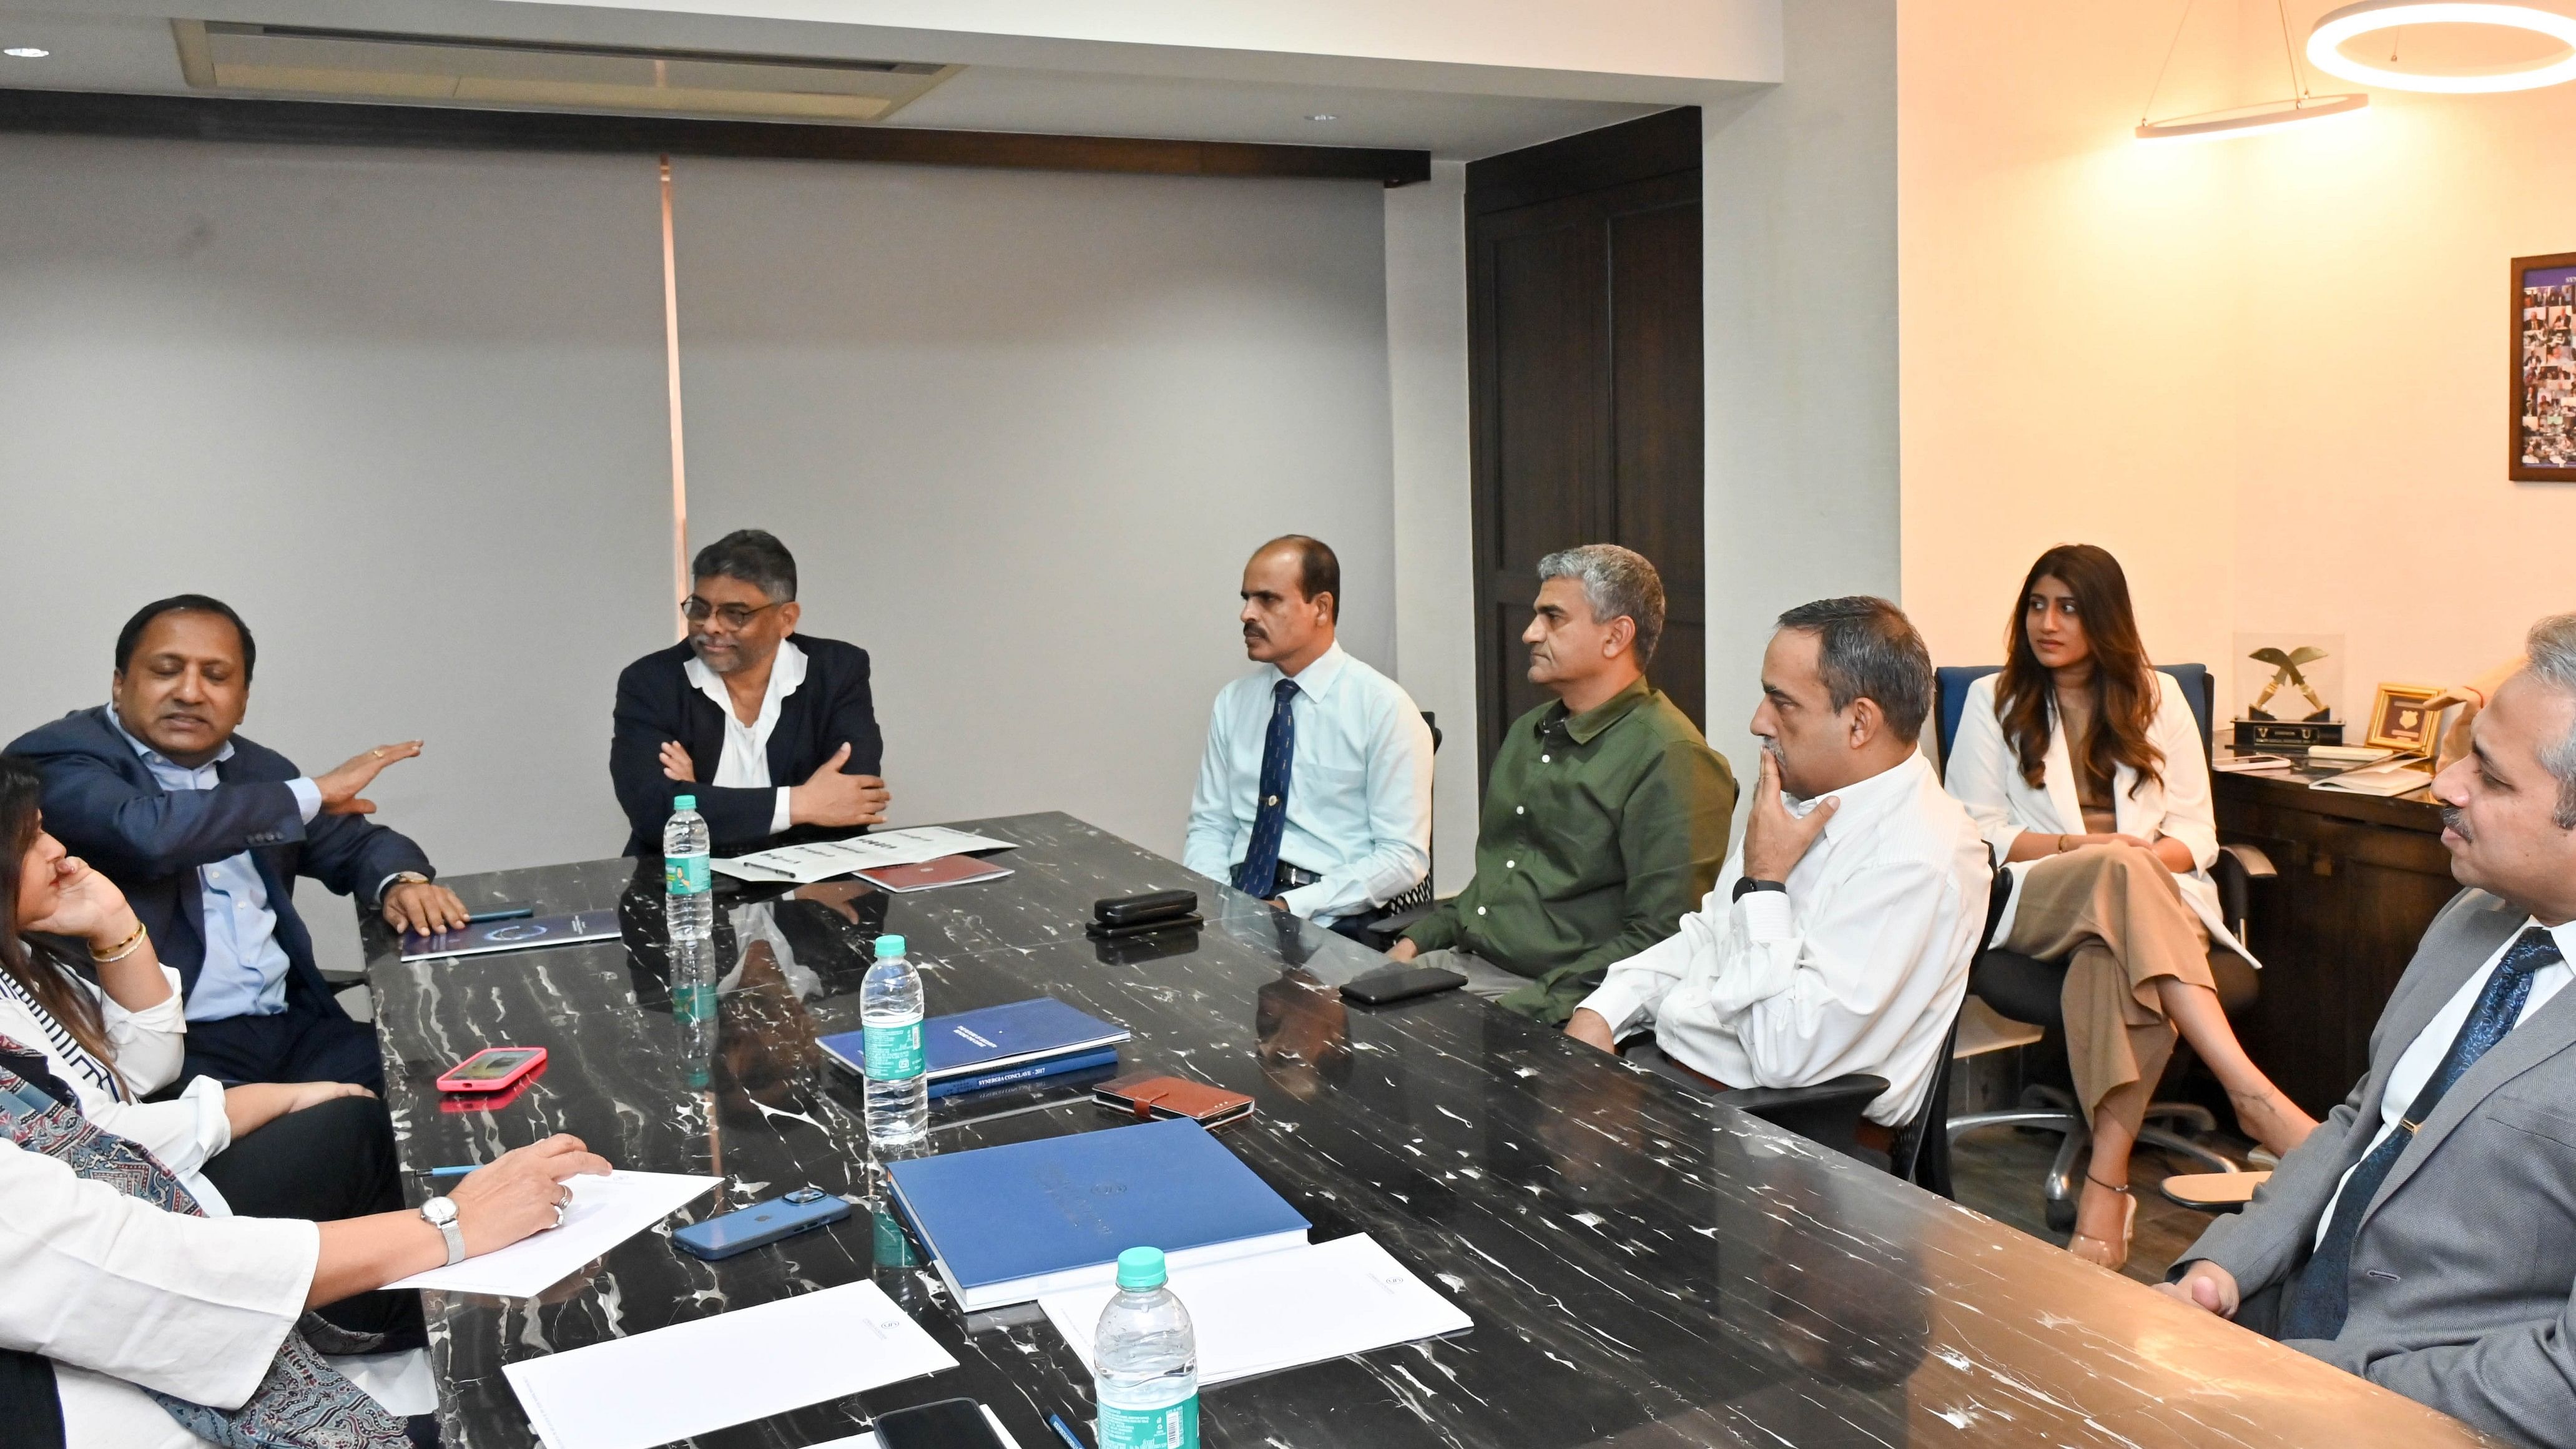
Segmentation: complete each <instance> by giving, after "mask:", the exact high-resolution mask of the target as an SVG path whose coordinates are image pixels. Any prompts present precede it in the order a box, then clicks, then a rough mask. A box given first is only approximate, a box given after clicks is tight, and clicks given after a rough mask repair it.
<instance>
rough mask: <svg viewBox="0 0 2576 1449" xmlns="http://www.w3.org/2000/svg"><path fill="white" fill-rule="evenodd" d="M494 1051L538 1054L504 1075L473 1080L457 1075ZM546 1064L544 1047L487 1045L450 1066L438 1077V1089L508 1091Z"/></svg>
mask: <svg viewBox="0 0 2576 1449" xmlns="http://www.w3.org/2000/svg"><path fill="white" fill-rule="evenodd" d="M494 1052H534V1053H536V1055H534V1056H532V1057H530V1058H528V1059H527V1060H526V1061H524V1062H521V1063H519V1065H518V1067H517V1068H516V1069H514V1070H512V1071H511V1072H509V1073H508V1074H506V1075H503V1076H498V1077H483V1078H477V1079H475V1080H473V1081H467V1080H465V1079H463V1078H461V1077H459V1076H458V1075H457V1073H459V1072H462V1071H464V1070H465V1069H466V1068H467V1067H470V1066H472V1065H474V1064H475V1063H476V1062H478V1061H480V1060H482V1059H483V1058H484V1057H487V1056H490V1055H491V1054H492V1053H494ZM545 1066H546V1049H545V1048H544V1047H510V1046H500V1047H485V1048H484V1049H483V1050H481V1051H479V1052H476V1053H475V1054H474V1055H472V1056H470V1057H467V1058H466V1059H465V1060H463V1061H461V1062H458V1063H457V1064H456V1065H454V1066H452V1067H449V1068H448V1069H447V1071H446V1072H445V1073H444V1074H443V1075H441V1076H440V1077H439V1079H438V1090H440V1091H442V1092H475V1093H484V1092H506V1091H508V1090H510V1089H511V1088H512V1087H515V1086H517V1085H518V1084H519V1083H521V1082H524V1081H526V1080H527V1079H528V1078H529V1076H530V1075H532V1074H534V1073H536V1072H541V1071H544V1070H545Z"/></svg>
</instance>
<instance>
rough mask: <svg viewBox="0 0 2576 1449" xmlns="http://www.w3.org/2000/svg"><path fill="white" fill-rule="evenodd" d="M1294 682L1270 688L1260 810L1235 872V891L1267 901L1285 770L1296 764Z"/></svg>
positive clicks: (1284, 807)
mask: <svg viewBox="0 0 2576 1449" xmlns="http://www.w3.org/2000/svg"><path fill="white" fill-rule="evenodd" d="M1296 697H1297V681H1295V680H1293V679H1283V680H1280V681H1279V682H1278V683H1277V684H1274V685H1272V686H1270V698H1271V699H1272V701H1273V703H1272V704H1271V706H1270V733H1269V735H1268V736H1267V737H1266V738H1264V739H1263V740H1262V742H1261V806H1260V808H1259V809H1257V810H1255V811H1254V812H1253V816H1252V840H1251V842H1250V843H1249V844H1247V845H1245V846H1244V848H1243V864H1241V865H1238V866H1236V867H1235V868H1234V888H1235V889H1236V890H1239V891H1246V892H1249V893H1251V894H1253V895H1256V896H1260V897H1263V898H1264V899H1267V898H1268V897H1269V895H1270V888H1271V887H1272V886H1273V885H1276V884H1277V883H1278V876H1279V837H1280V835H1281V834H1282V833H1284V832H1285V831H1286V830H1287V829H1288V767H1289V766H1291V765H1293V764H1295V763H1296V762H1297V716H1296V714H1295V713H1294V712H1292V711H1291V710H1290V709H1289V707H1288V706H1289V703H1290V701H1292V700H1294V699H1295V698H1296Z"/></svg>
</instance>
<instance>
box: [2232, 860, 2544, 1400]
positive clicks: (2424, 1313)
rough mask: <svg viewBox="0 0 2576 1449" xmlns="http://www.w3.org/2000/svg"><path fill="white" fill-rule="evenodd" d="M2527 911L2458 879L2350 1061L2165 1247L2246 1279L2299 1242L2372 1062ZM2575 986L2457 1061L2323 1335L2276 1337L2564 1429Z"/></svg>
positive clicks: (2279, 1270) (2304, 1246)
mask: <svg viewBox="0 0 2576 1449" xmlns="http://www.w3.org/2000/svg"><path fill="white" fill-rule="evenodd" d="M2527 919H2528V913H2527V912H2525V911H2522V910H2520V909H2518V908H2516V907H2512V906H2508V905H2506V904H2505V903H2504V902H2503V901H2501V900H2499V899H2497V898H2496V897H2494V896H2491V895H2488V894H2486V893H2485V892H2484V891H2476V890H2468V891H2462V892H2461V893H2460V894H2459V895H2457V896H2455V897H2453V898H2452V900H2451V903H2450V904H2449V905H2447V906H2444V907H2443V908H2442V913H2441V914H2440V915H2439V916H2437V917H2435V918H2434V920H2433V924H2432V926H2431V928H2430V929H2428V930H2426V931H2425V933H2424V939H2423V941H2422V943H2421V944H2420V945H2418V946H2417V947H2416V950H2415V959H2414V960H2413V961H2412V962H2410V963H2409V964H2408V965H2407V968H2406V974H2405V976H2404V977H2403V978H2402V979H2400V980H2399V981H2398V983H2397V990H2396V991H2395V992H2394V993H2393V994H2392V995H2390V997H2389V998H2388V1006H2387V1008H2386V1009H2385V1010H2383V1011H2382V1012H2381V1013H2380V1015H2379V1025H2378V1026H2377V1027H2376V1028H2375V1029H2373V1030H2372V1032H2371V1035H2370V1073H2369V1075H2368V1076H2365V1077H2364V1078H2362V1080H2361V1084H2360V1085H2359V1086H2357V1087H2355V1088H2353V1091H2352V1095H2351V1096H2350V1097H2347V1098H2345V1099H2344V1101H2343V1104H2342V1105H2341V1106H2338V1107H2336V1108H2335V1109H2334V1111H2333V1112H2332V1113H2330V1114H2329V1115H2328V1116H2327V1118H2326V1120H2325V1121H2324V1122H2323V1123H2322V1124H2320V1125H2319V1126H2318V1128H2317V1130H2316V1131H2315V1132H2314V1133H2313V1134H2312V1135H2310V1136H2309V1138H2308V1140H2307V1141H2305V1142H2303V1143H2301V1144H2300V1145H2299V1146H2298V1147H2297V1148H2296V1149H2295V1150H2294V1151H2292V1152H2291V1153H2290V1155H2289V1156H2287V1157H2285V1158H2283V1159H2281V1166H2280V1170H2279V1171H2277V1172H2275V1173H2273V1175H2272V1180H2271V1181H2270V1182H2269V1183H2267V1184H2265V1185H2264V1187H2263V1188H2262V1189H2261V1190H2260V1191H2258V1192H2256V1193H2255V1195H2254V1201H2253V1203H2252V1204H2251V1205H2250V1206H2248V1207H2247V1208H2246V1209H2245V1211H2244V1212H2242V1213H2240V1214H2238V1215H2236V1216H2234V1217H2225V1218H2220V1219H2219V1220H2218V1221H2217V1222H2216V1223H2214V1224H2212V1225H2211V1226H2210V1229H2209V1231H2207V1232H2205V1233H2203V1234H2201V1237H2200V1241H2199V1242H2197V1243H2194V1244H2193V1245H2192V1246H2191V1249H2190V1250H2189V1251H2188V1252H2186V1253H2184V1254H2183V1261H2184V1262H2186V1263H2188V1262H2190V1261H2193V1260H2195V1259H2207V1260H2208V1261H2210V1262H2212V1263H2215V1264H2217V1265H2218V1266H2219V1267H2222V1268H2225V1269H2226V1270H2227V1271H2228V1272H2229V1273H2231V1274H2233V1275H2235V1278H2236V1282H2237V1286H2238V1288H2239V1289H2240V1290H2242V1291H2243V1293H2244V1294H2246V1295H2247V1296H2249V1297H2250V1296H2252V1295H2253V1294H2254V1293H2256V1292H2257V1291H2260V1290H2261V1289H2263V1288H2266V1287H2269V1286H2271V1285H2274V1284H2277V1283H2280V1282H2282V1281H2283V1280H2285V1279H2287V1278H2288V1277H2289V1276H2290V1275H2291V1274H2292V1273H2293V1272H2295V1271H2296V1270H2297V1269H2298V1268H2299V1267H2300V1265H2302V1264H2303V1263H2304V1262H2305V1261H2306V1260H2307V1257H2308V1252H2309V1248H2310V1245H2311V1244H2313V1243H2314V1242H2315V1239H2316V1231H2317V1223H2318V1221H2319V1219H2320V1218H2321V1217H2322V1216H2323V1215H2324V1212H2325V1208H2326V1203H2327V1201H2328V1200H2329V1199H2331V1198H2332V1197H2333V1196H2334V1191H2335V1184H2336V1183H2338V1182H2340V1181H2341V1180H2342V1179H2343V1175H2344V1173H2345V1171H2346V1170H2348V1169H2349V1168H2351V1167H2352V1165H2353V1164H2354V1163H2357V1162H2359V1161H2360V1160H2361V1159H2362V1156H2363V1155H2364V1154H2365V1153H2366V1152H2368V1150H2369V1148H2370V1140H2371V1137H2372V1136H2373V1135H2374V1134H2375V1133H2376V1132H2377V1131H2378V1130H2379V1120H2380V1119H2379V1103H2380V1098H2381V1096H2382V1095H2383V1094H2384V1093H2385V1092H2386V1090H2387V1087H2388V1074H2389V1072H2390V1070H2391V1069H2392V1068H2394V1067H2395V1066H2396V1063H2397V1058H2398V1057H2399V1056H2400V1055H2401V1054H2402V1053H2404V1052H2405V1050H2406V1048H2407V1046H2408V1044H2409V1043H2411V1042H2413V1041H2414V1040H2415V1038H2416V1037H2417V1035H2419V1034H2420V1033H2421V1032H2422V1031H2423V1030H2424V1027H2425V1024H2426V1023H2428V1022H2430V1021H2431V1020H2432V1018H2433V1014H2434V1013H2435V1012H2437V1011H2439V1010H2441V1008H2442V1005H2443V1003H2445V1002H2447V1001H2449V1000H2450V999H2451V997H2452V995H2453V994H2454V993H2456V992H2457V991H2458V990H2459V989H2460V987H2461V985H2462V984H2463V983H2464V982H2466V981H2467V980H2468V978H2469V976H2470V974H2471V973H2472V972H2474V971H2476V970H2477V969H2478V967H2480V966H2482V965H2484V964H2485V963H2486V960H2487V958H2488V957H2489V956H2492V955H2494V954H2495V951H2496V948H2497V947H2499V946H2501V945H2503V944H2504V942H2505V941H2506V940H2507V939H2508V938H2510V937H2511V936H2512V935H2513V934H2514V933H2515V931H2516V929H2517V928H2519V927H2520V926H2521V925H2522V924H2523V923H2524V921H2525V920H2527ZM2571 1298H2576V990H2568V991H2562V992H2560V993H2559V994H2558V995H2557V996H2555V997H2553V998H2551V999H2550V1001H2549V1002H2548V1004H2546V1005H2544V1006H2542V1007H2541V1008H2540V1009H2539V1010H2537V1011H2534V1012H2532V1013H2531V1014H2530V1015H2528V1016H2526V1017H2525V1018H2523V1020H2522V1023H2521V1024H2520V1025H2519V1026H2516V1027H2515V1028H2514V1029H2513V1030H2512V1031H2511V1032H2510V1033H2508V1034H2507V1035H2506V1036H2505V1039H2504V1040H2503V1041H2501V1042H2499V1043H2497V1044H2496V1046H2495V1048H2494V1049H2493V1050H2492V1051H2489V1052H2488V1053H2487V1054H2486V1055H2485V1056H2484V1057H2482V1058H2480V1059H2479V1061H2478V1063H2477V1065H2475V1066H2473V1067H2471V1068H2470V1069H2469V1070H2468V1072H2467V1074H2465V1075H2464V1076H2462V1077H2461V1078H2460V1080H2459V1082H2458V1083H2457V1084H2455V1085H2454V1086H2453V1087H2452V1088H2451V1090H2450V1092H2449V1093H2448V1094H2446V1095H2445V1096H2444V1097H2443V1098H2442V1101H2441V1105H2440V1106H2438V1107H2437V1108H2435V1109H2434V1111H2433V1114H2432V1116H2431V1117H2430V1118H2428V1119H2427V1120H2426V1121H2425V1122H2424V1123H2423V1125H2422V1127H2421V1129H2420V1130H2419V1131H2418V1132H2417V1133H2416V1135H2415V1140H2414V1142H2413V1143H2412V1144H2410V1145H2409V1146H2408V1147H2407V1149H2406V1152H2405V1155H2404V1156H2402V1157H2400V1158H2398V1159H2397V1165H2396V1166H2395V1167H2394V1168H2393V1169H2391V1170H2390V1172H2389V1174H2388V1180H2387V1181H2386V1182H2385V1183H2383V1184H2381V1186H2380V1189H2379V1192H2378V1194H2377V1195H2376V1196H2375V1197H2373V1198H2372V1199H2371V1203H2370V1208H2369V1213H2368V1216H2366V1217H2364V1218H2363V1219H2362V1224H2361V1235H2360V1237H2359V1238H2358V1239H2357V1240H2356V1241H2355V1243H2354V1245H2353V1257H2352V1279H2351V1311H2350V1314H2349V1316H2347V1317H2346V1318H2345V1320H2344V1327H2343V1332H2342V1334H2341V1335H2340V1336H2338V1337H2336V1338H2334V1339H2331V1340H2328V1339H2290V1340H2287V1342H2288V1343H2289V1346H2290V1347H2292V1348H2295V1349H2298V1350H2299V1351H2300V1352H2302V1353H2306V1354H2309V1355H2312V1356H2314V1357H2316V1358H2321V1359H2324V1360H2325V1361H2326V1362H2328V1363H2331V1364H2334V1365H2336V1366H2338V1367H2340V1368H2343V1369H2345V1370H2347V1371H2349V1372H2351V1373H2355V1374H2358V1375H2360V1376H2361V1377H2363V1378H2366V1379H2369V1380H2370V1381H2371V1382H2373V1383H2376V1384H2380V1385H2383V1386H2385V1387H2387V1388H2391V1389H2394V1390H2396V1391H2397V1392H2399V1393H2401V1394H2404V1395H2406V1396H2407V1397H2408V1398H2410V1399H2415V1400H2417V1401H2419V1402H2421V1403H2426V1404H2430V1405H2432V1406H2433V1407H2435V1408H2437V1409H2441V1410H2443V1411H2445V1412H2447V1413H2450V1414H2454V1415H2456V1416H2458V1417H2459V1418H2462V1419H2465V1420H2467V1421H2468V1422H2470V1423H2472V1424H2475V1425H2477V1426H2478V1427H2479V1428H2481V1429H2485V1430H2487V1431H2489V1432H2490V1433H2494V1434H2499V1435H2502V1436H2504V1437H2506V1438H2508V1439H2512V1440H2515V1441H2517V1442H2521V1443H2527V1444H2547V1445H2566V1444H2576V1303H2571Z"/></svg>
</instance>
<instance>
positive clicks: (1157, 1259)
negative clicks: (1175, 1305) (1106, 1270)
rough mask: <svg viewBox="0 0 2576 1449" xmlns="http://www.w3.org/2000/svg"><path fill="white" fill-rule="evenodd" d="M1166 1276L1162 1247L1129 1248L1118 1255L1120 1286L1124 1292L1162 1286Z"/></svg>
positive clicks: (1141, 1290) (1139, 1291) (1135, 1291)
mask: <svg viewBox="0 0 2576 1449" xmlns="http://www.w3.org/2000/svg"><path fill="white" fill-rule="evenodd" d="M1166 1277H1167V1275H1166V1274H1165V1273H1164V1271H1163V1250H1162V1249H1160V1248H1129V1249H1128V1250H1127V1251H1126V1252H1123V1253H1121V1254H1119V1255H1118V1287H1119V1289H1120V1291H1122V1292H1127V1293H1141V1292H1143V1291H1145V1290H1146V1289H1148V1288H1160V1287H1162V1286H1163V1283H1164V1281H1165V1279H1166Z"/></svg>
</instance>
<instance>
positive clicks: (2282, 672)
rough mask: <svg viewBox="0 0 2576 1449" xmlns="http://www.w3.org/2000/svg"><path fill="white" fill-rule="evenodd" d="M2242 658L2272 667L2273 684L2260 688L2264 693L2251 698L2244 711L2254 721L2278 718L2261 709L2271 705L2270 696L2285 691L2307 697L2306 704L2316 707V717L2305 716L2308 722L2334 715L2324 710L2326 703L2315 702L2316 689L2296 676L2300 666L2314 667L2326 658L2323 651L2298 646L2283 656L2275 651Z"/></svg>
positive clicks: (2301, 675)
mask: <svg viewBox="0 0 2576 1449" xmlns="http://www.w3.org/2000/svg"><path fill="white" fill-rule="evenodd" d="M2245 657H2246V658H2248V659H2251V660H2254V661H2256V662H2257V663H2262V664H2269V665H2271V666H2272V682H2271V683H2269V684H2267V685H2264V686H2263V692H2262V693H2261V694H2258V695H2256V696H2254V703H2253V704H2252V705H2251V706H2249V707H2248V708H2247V710H2246V713H2247V714H2249V715H2251V716H2252V717H2253V718H2255V719H2277V718H2279V716H2277V715H2272V714H2266V713H2265V712H2264V710H2263V706H2265V705H2267V704H2270V703H2271V702H2272V696H2273V695H2276V694H2278V693H2280V692H2281V691H2282V690H2283V689H2285V688H2287V689H2295V690H2297V691H2298V692H2299V693H2300V694H2302V695H2304V696H2306V698H2307V701H2308V703H2309V704H2311V705H2313V706H2315V707H2316V713H2314V714H2312V715H2308V716H2306V718H2307V719H2310V720H2321V719H2324V718H2325V717H2326V716H2327V715H2329V714H2331V713H2333V711H2332V710H2329V709H2327V708H2326V702H2325V701H2324V700H2322V699H2319V698H2317V691H2316V687H2315V686H2314V685H2311V684H2309V683H2308V679H2307V676H2306V675H2304V674H2301V673H2300V672H2299V666H2301V665H2303V664H2314V663H2316V662H2317V661H2318V660H2320V659H2323V658H2325V657H2326V651H2324V650H2322V649H2311V648H2309V647H2307V646H2306V645H2301V646H2300V647H2298V648H2296V649H2293V650H2291V651H2290V652H2288V653H2286V654H2284V653H2282V652H2281V651H2280V650H2278V649H2257V650H2255V651H2254V652H2253V653H2251V654H2248V655H2246V656H2245Z"/></svg>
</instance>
